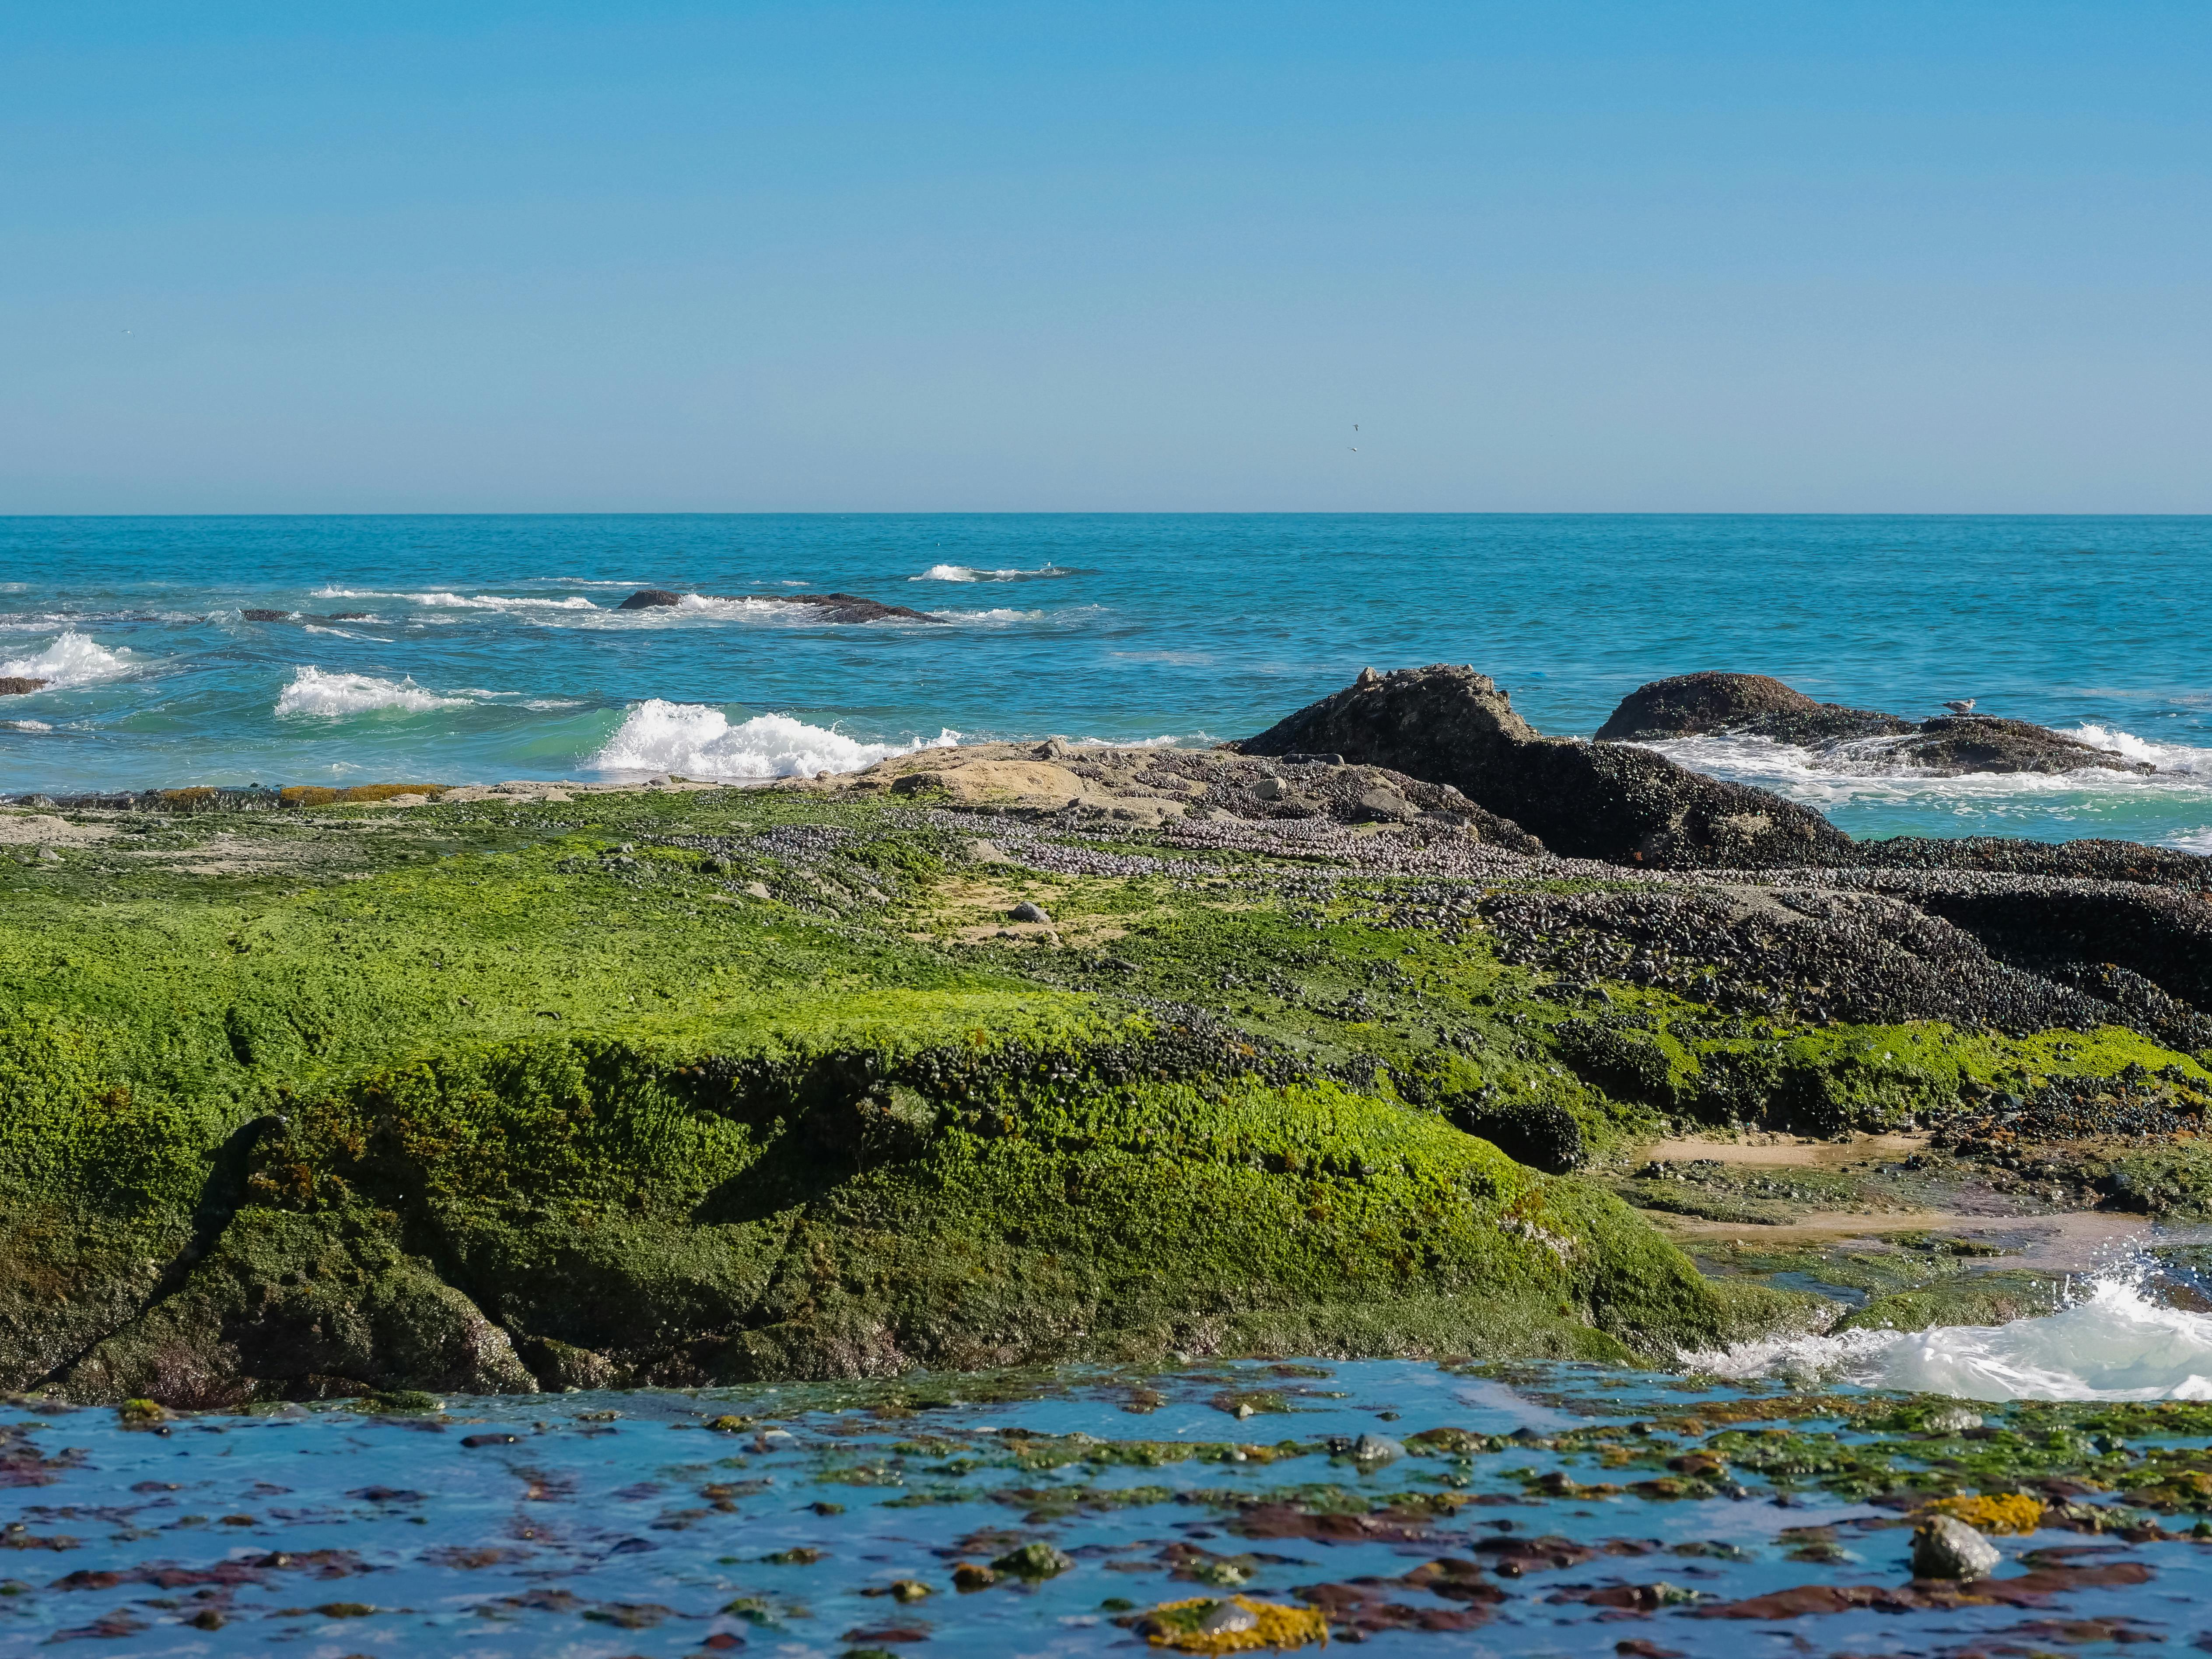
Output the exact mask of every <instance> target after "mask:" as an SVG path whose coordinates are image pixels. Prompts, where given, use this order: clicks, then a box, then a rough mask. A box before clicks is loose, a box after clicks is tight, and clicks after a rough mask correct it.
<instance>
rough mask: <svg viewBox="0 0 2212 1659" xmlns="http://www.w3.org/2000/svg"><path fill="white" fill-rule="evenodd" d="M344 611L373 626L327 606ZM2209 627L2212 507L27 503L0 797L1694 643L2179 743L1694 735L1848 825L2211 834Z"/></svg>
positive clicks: (1599, 661) (1791, 668) (549, 753)
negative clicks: (1985, 753)
mask: <svg viewBox="0 0 2212 1659" xmlns="http://www.w3.org/2000/svg"><path fill="white" fill-rule="evenodd" d="M933 572H934V573H935V574H934V575H932V574H931V573H933ZM948 576H950V577H954V578H958V579H956V580H945V579H944V578H945V577H948ZM646 585H652V586H664V587H667V588H670V589H672V590H676V591H678V592H690V593H697V594H704V595H714V594H735V595H744V594H751V593H766V594H775V593H790V592H827V591H832V590H838V591H844V592H856V593H860V594H865V595H867V596H869V597H872V598H875V599H882V600H884V601H887V602H890V603H893V604H901V605H912V606H915V607H917V608H920V609H922V610H926V611H930V612H932V613H933V614H936V615H939V616H942V617H945V619H946V620H947V622H948V623H950V625H949V626H942V627H938V626H928V625H924V624H920V623H878V624H872V625H868V626H863V627H851V626H837V625H823V624H818V623H811V622H809V621H807V620H805V618H803V617H787V616H783V615H779V614H776V613H775V612H774V611H769V610H766V609H764V608H763V607H759V606H754V607H750V608H749V607H746V606H744V605H735V606H732V605H711V604H708V605H696V606H693V607H690V608H687V609H685V610H684V611H675V612H671V611H658V612H654V611H647V612H644V613H636V612H631V613H623V612H619V611H615V610H614V609H613V608H612V607H613V606H614V605H616V604H617V603H618V602H619V601H620V599H622V598H623V596H624V595H625V594H626V593H628V592H629V591H631V590H632V589H633V588H635V587H637V586H646ZM248 608H266V609H272V610H283V611H291V612H295V613H298V614H297V615H295V617H294V618H293V619H290V620H287V621H284V622H281V623H248V622H245V621H243V620H241V618H240V611H242V610H244V609H248ZM338 611H364V612H367V613H368V616H367V617H366V619H363V620H357V621H349V622H335V623H334V622H329V621H326V620H316V619H315V618H318V617H328V616H329V614H330V613H332V612H338ZM2208 616H2212V519H2197V518H2191V519H2179V518H2156V519H2147V518H2115V519H2087V518H1971V517H1959V518H1927V517H1912V518H1873V517H1845V518H1817V517H1815V518H1805V517H1778V518H1770V517H1729V516H1704V517H1661V516H1653V517H1645V516H1628V517H1614V516H1561V517H1547V516H1460V515H1412V514H1407V515H1327V514H1252V515H1240V514H1194V515H1160V516H1152V515H1140V514H1139V515H1127V514H1112V515H1085V514H1052V515H1028V514H991V515H943V516H937V515H931V516H911V517H908V516H897V515H852V516H845V515H810V516H652V515H638V516H620V517H577V518H568V517H529V516H515V517H454V518H427V517H426V518H240V519H220V518H190V519H10V520H0V675H6V674H15V675H33V676H38V677H43V678H51V679H53V680H54V681H55V682H56V684H55V686H54V687H53V688H52V689H50V690H46V691H43V692H40V693H36V694H33V696H27V697H10V698H8V699H6V700H5V701H4V702H0V790H7V789H14V790H26V789H37V788H65V787H82V786H91V785H99V786H107V787H145V786H149V785H157V784H163V785H167V784H183V783H195V782H215V783H244V782H257V781H258V782H264V783H272V784H286V783H319V782H363V781H398V780H407V779H412V780H420V781H496V780H498V779H501V778H508V777H526V776H538V777H561V776H572V777H582V776H590V775H618V774H620V773H622V772H624V771H638V772H649V771H655V770H666V769H675V770H677V771H679V772H683V773H685V774H687V775H701V776H703V775H770V774H774V773H776V772H779V771H781V772H789V771H794V770H801V769H804V770H815V769H820V768H823V767H837V768H843V767H848V766H854V765H859V764H864V763H866V762H867V761H868V760H871V759H872V758H875V757H877V756H878V755H879V754H880V753H882V752H884V749H885V747H886V746H901V745H906V744H913V743H916V742H921V741H932V740H949V738H948V734H957V737H958V738H962V739H966V740H978V739H989V738H1017V737H1041V736H1045V735H1051V734H1059V735H1062V736H1066V737H1069V738H1106V739H1113V740H1116V741H1128V740H1137V739H1154V740H1164V741H1174V742H1178V743H1203V742H1207V741H1212V740H1218V739H1219V738H1227V737H1233V736H1239V735H1243V734H1245V733H1249V732H1253V731H1255V730H1258V729H1260V728H1261V727H1263V726H1267V725H1268V724H1271V723H1272V722H1273V721H1274V720H1277V719H1279V717H1280V716H1282V715H1283V714H1286V713H1288V712H1289V711H1291V709H1293V708H1297V707H1298V706H1299V705H1300V704H1302V703H1304V702H1309V701H1310V700H1311V699H1313V698H1315V697H1316V696H1322V695H1323V694H1324V693H1326V692H1328V691H1330V690H1334V689H1336V688H1337V687H1339V686H1340V685H1342V684H1345V683H1346V681H1347V680H1349V679H1350V678H1352V676H1353V675H1354V674H1356V673H1357V672H1358V671H1359V670H1360V669H1361V668H1362V667H1363V666H1365V665H1370V664H1372V665H1375V666H1376V667H1378V668H1389V667H1391V666H1395V665H1406V664H1413V663H1421V662H1430V661H1437V660H1451V661H1460V662H1470V663H1473V664H1474V665H1476V666H1477V667H1479V668H1480V669H1482V670H1483V671H1486V672H1488V673H1490V674H1492V675H1493V676H1495V677H1496V678H1498V681H1499V682H1500V683H1501V684H1504V686H1506V687H1507V688H1508V689H1509V690H1510V691H1511V693H1512V695H1513V697H1514V701H1515V703H1516V706H1517V707H1518V708H1521V709H1522V711H1523V712H1524V713H1525V714H1528V717H1529V718H1530V719H1531V720H1534V722H1535V723H1536V724H1537V725H1538V726H1540V727H1541V728H1542V729H1544V730H1546V731H1550V732H1570V733H1587V732H1590V731H1592V730H1594V729H1595V727H1596V726H1597V725H1598V724H1599V722H1600V721H1601V720H1603V719H1604V717H1605V715H1606V714H1607V712H1608V711H1609V710H1610V709H1611V708H1613V704H1614V703H1615V702H1617V701H1618V700H1619V699H1620V696H1622V695H1623V694H1625V693H1626V692H1627V691H1629V690H1632V689H1633V688H1634V687H1636V686H1637V685H1638V684H1642V683H1644V681H1647V680H1650V679H1654V678H1659V677H1661V676H1662V675H1667V674H1674V673H1680V672H1684V671H1689V670H1692V669H1699V668H1726V669H1735V670H1741V671H1758V672H1765V673H1771V674H1775V675H1778V676H1779V677H1781V678H1784V679H1785V680H1788V681H1789V682H1790V684H1794V685H1796V686H1798V687H1800V688H1801V689H1802V690H1806V691H1808V692H1810V693H1812V694H1813V695H1814V696H1818V697H1821V698H1824V699H1830V700H1835V701H1842V702H1852V703H1856V704H1859V705H1862V706H1866V707H1874V708H1887V709H1891V710H1893V711H1895V712H1899V713H1902V714H1911V715H1913V716H1915V717H1923V716H1925V715H1927V714H1933V713H1936V712H1937V711H1938V705H1939V704H1940V703H1941V702H1942V701H1943V700H1945V699H1947V698H1951V697H1957V696H1972V697H1976V698H1978V699H1979V701H1980V707H1981V708H1982V710H1983V711H1984V712H1994V713H2000V714H2010V715H2016V716H2019V717H2022V718H2026V719H2029V720H2039V721H2042V722H2045V723H2046V724H2050V725H2052V726H2058V727H2060V728H2062V729H2069V730H2074V729H2087V731H2088V732H2089V733H2090V735H2091V736H2092V737H2093V738H2096V739H2097V740H2099V741H2101V742H2105V743H2107V744H2113V745H2118V746H2119V747H2121V748H2123V749H2124V750H2128V751H2129V752H2131V753H2136V754H2139V755H2142V756H2146V757H2150V758H2153V759H2154V760H2157V761H2158V762H2159V763H2160V764H2161V765H2162V766H2165V767H2166V768H2168V769H2170V770H2169V771H2168V772H2166V774H2165V775H2161V776H2159V777H2156V778H2154V779H2151V780H2148V781H2131V780H2129V779H2127V778H2126V777H2124V775H2118V774H2101V775H2099V774H2087V775H2074V776H2070V777H2067V778H2061V779H2056V780H2053V779H2047V778H2039V779H2019V778H2008V779H1999V778H1981V779H1968V780H1962V781H1933V780H1902V781H1900V780H1896V779H1875V778H1871V777H1868V776H1863V775H1844V774H1839V773H1837V772H1834V771H1832V770H1830V771H1823V770H1821V769H1819V768H1816V767H1808V765H1806V764H1805V757H1803V756H1802V754H1800V753H1799V752H1798V751H1795V750H1785V751H1779V752H1777V751H1773V750H1768V749H1765V748H1762V747H1761V746H1759V745H1744V744H1704V745H1694V746H1692V748H1691V749H1690V750H1687V751H1686V752H1684V753H1683V754H1682V756H1681V757H1682V758H1684V759H1686V760H1687V761H1689V762H1690V763H1692V764H1697V765H1699V766H1701V767H1704V768H1705V769H1711V770H1715V771H1720V772H1725V773H1729V774H1730V775H1738V776H1743V777H1747V778H1751V779H1753V780H1754V781H1762V782H1765V783H1768V784H1770V785H1771V786H1773V787H1781V788H1783V789H1784V790H1786V791H1788V792H1789V793H1793V794H1795V795H1796V796H1798V797H1799V798H1800V799H1806V800H1808V801H1810V802H1812V803H1814V804H1815V805H1820V806H1822V807H1823V808H1825V809H1826V810H1828V811H1830V812H1831V813H1832V815H1833V816H1834V817H1836V819H1837V821H1838V823H1842V824H1843V825H1844V827H1845V828H1846V829H1850V830H1851V831H1852V832H1853V833H1856V834H1862V835H1864V834H1890V833H1898V832H1901V831H1919V832H1924V833H1934V834H1965V833H1972V832H1979V831H1991V832H1997V833H2009V834H2021V835H2033V836H2046V837H2053V838H2063V837H2071V836H2085V835H2117V836H2128V837H2130V838H2135V839H2142V840H2155V841H2163V842H2172V843H2176V844H2180V845H2194V846H2198V847H2203V848H2212V752H2208V751H2212V649H2208V647H2207V643H2206V639H2205V629H2206V618H2207V617H2208Z"/></svg>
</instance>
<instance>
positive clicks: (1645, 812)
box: [1233, 663, 1850, 867]
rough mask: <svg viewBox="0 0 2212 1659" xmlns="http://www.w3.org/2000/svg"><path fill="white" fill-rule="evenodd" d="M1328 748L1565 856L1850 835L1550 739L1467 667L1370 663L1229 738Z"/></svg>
mask: <svg viewBox="0 0 2212 1659" xmlns="http://www.w3.org/2000/svg"><path fill="white" fill-rule="evenodd" d="M1233 747H1235V748H1236V749H1237V750H1238V752H1240V753H1243V754H1246V755H1288V754H1294V753H1307V754H1310V753H1315V752H1316V751H1319V752H1327V753H1331V754H1338V755H1342V756H1343V757H1346V759H1347V760H1350V761H1353V762H1356V763H1366V764H1369V765H1374V766H1385V767H1389V768H1390V769H1393V770H1395V771H1399V772H1404V773H1407V774H1409V775H1412V776H1413V777H1417V778H1425V779H1427V780H1429V781H1431V782H1436V783H1448V784H1450V785H1452V786H1453V787H1455V788H1457V789H1458V790H1459V791H1460V792H1461V793H1463V794H1464V795H1466V796H1467V798H1468V799H1469V800H1472V801H1474V803H1475V804H1476V805H1479V806H1481V807H1483V808H1485V809H1486V810H1487V811H1492V812H1494V813H1497V814H1498V815H1499V816H1500V817H1506V818H1510V819H1511V820H1512V821H1513V822H1515V823H1517V824H1519V825H1520V826H1521V827H1522V829H1526V830H1528V832H1529V833H1530V834H1532V835H1534V836H1537V837H1538V838H1539V839H1541V841H1542V842H1543V843H1544V845H1545V846H1546V847H1547V848H1550V849H1551V850H1552V851H1553V852H1554V853H1557V854H1563V855H1565V856H1566V857H1570V858H1591V859H1603V860H1607V862H1610V863H1614V864H1643V865H1648V866H1656V867H1682V866H1709V865H1717V866H1759V865H1769V866H1771V865H1775V864H1813V863H1823V862H1829V861H1832V860H1835V859H1837V858H1838V857H1839V856H1840V855H1842V854H1844V851H1845V849H1847V848H1849V847H1850V837H1848V836H1845V835H1844V833H1843V832H1842V831H1841V830H1839V829H1837V828H1836V827H1835V826H1834V825H1832V824H1831V823H1829V822H1828V821H1827V820H1826V818H1824V817H1821V816H1820V814H1819V813H1818V812H1815V811H1812V810H1811V809H1810V808H1808V807H1803V806H1800V805H1797V804H1796V802H1794V801H1788V800H1784V799H1783V798H1782V797H1781V796H1779V795H1775V794H1771V793H1768V792H1766V791H1765V790H1763V789H1753V788H1750V787H1747V786H1745V785H1742V784H1736V783H1727V782H1723V781H1720V780H1717V779H1714V778H1708V777H1705V776H1703V775H1699V774H1698V773H1695V772H1692V771H1691V770H1689V769H1687V768H1686V767H1681V766H1677V765H1676V764H1674V762H1672V761H1670V760H1668V759H1667V758H1666V757H1664V756H1662V755H1656V754H1654V753H1652V752H1651V751H1650V750H1647V749H1638V748H1634V747H1631V746H1629V745H1626V744H1611V743H1597V744H1590V743H1583V742H1581V741H1579V740H1578V739H1576V738H1546V737H1543V736H1541V734H1540V733H1538V732H1537V731H1536V730H1535V728H1534V727H1533V726H1530V725H1529V724H1528V722H1527V721H1526V720H1522V718H1521V716H1520V715H1519V714H1516V713H1515V712H1514V710H1513V707H1512V704H1511V702H1510V701H1509V699H1508V698H1507V696H1506V695H1505V693H1504V692H1503V691H1501V690H1498V686H1497V685H1496V684H1495V683H1494V682H1492V680H1491V679H1490V678H1488V677H1487V676H1486V675H1482V674H1478V673H1476V672H1475V671H1474V670H1473V669H1472V668H1466V667H1460V666H1456V665H1449V664H1441V663H1440V664H1436V665H1431V666H1430V667H1427V668H1413V669H1401V670H1399V671H1396V672H1395V673H1390V674H1379V675H1378V674H1376V672H1375V671H1373V670H1372V669H1370V670H1368V671H1365V672H1364V673H1363V674H1362V675H1361V676H1360V677H1359V679H1358V682H1357V683H1355V684H1352V686H1350V687H1349V688H1347V689H1346V690H1342V691H1340V692H1338V693H1336V694H1335V695H1334V696H1330V697H1325V698H1323V699H1322V701H1321V702H1317V703H1315V704H1313V705H1311V706H1310V707H1309V708H1302V709H1300V710H1299V711H1298V712H1297V714H1293V715H1291V717H1290V718H1289V719H1288V720H1283V721H1281V722H1280V723H1279V724H1278V725H1276V726H1271V727H1269V728H1268V729H1267V731H1265V732H1261V734H1260V735H1259V736H1257V737H1255V738H1246V739H1244V740H1243V742H1242V743H1240V744H1235V745H1233Z"/></svg>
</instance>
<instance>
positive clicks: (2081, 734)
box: [2063, 723, 2212, 781]
mask: <svg viewBox="0 0 2212 1659" xmlns="http://www.w3.org/2000/svg"><path fill="white" fill-rule="evenodd" d="M2063 736H2066V737H2069V738H2073V739H2074V740H2075V742H2077V743H2086V744H2088V745H2089V746H2090V747H2091V748H2092V749H2103V750H2109V751H2110V752H2112V754H2115V755H2118V756H2120V757H2122V758H2123V759H2125V760H2131V761H2147V762H2148V763H2150V764H2151V765H2153V766H2155V767H2156V768H2158V769H2159V771H2160V773H2161V774H2162V775H2166V776H2169V777H2185V778H2198V779H2203V780H2208V781H2212V749H2196V748H2191V746H2190V745H2188V744H2179V743H2153V742H2152V741H2151V740H2150V739H2149V738H2139V737H2137V736H2136V734H2135V733H2134V732H2123V731H2121V730H2120V729H2119V728H2118V727H2117V726H2093V725H2089V724H2086V723H2085V724H2083V725H2081V726H2075V727H2074V728H2073V729H2072V730H2071V731H2069V732H2064V733H2063Z"/></svg>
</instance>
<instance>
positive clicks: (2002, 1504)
mask: <svg viewBox="0 0 2212 1659" xmlns="http://www.w3.org/2000/svg"><path fill="white" fill-rule="evenodd" d="M1921 1513H1922V1514H1923V1515H1948V1516H1950V1517H1951V1518H1952V1519H1953V1520H1954V1521H1963V1522H1966V1524H1967V1525H1968V1526H1970V1527H1972V1528H1973V1529H1974V1530H1975V1531H1976V1532H1994V1533H1997V1534H2020V1533H2030V1532H2033V1531H2034V1530H2035V1529H2036V1528H2038V1527H2039V1526H2041V1525H2042V1524H2043V1504H2042V1503H2041V1502H2040V1501H2039V1499H2036V1498H2030V1497H2027V1495H2026V1494H2024V1493H2021V1492H1996V1493H1989V1492H1985V1493H1984V1494H1983V1495H1981V1496H1980V1497H1978V1498H1938V1499H1936V1502H1934V1503H1933V1504H1929V1505H1928V1506H1927V1507H1926V1508H1925V1509H1923V1510H1921Z"/></svg>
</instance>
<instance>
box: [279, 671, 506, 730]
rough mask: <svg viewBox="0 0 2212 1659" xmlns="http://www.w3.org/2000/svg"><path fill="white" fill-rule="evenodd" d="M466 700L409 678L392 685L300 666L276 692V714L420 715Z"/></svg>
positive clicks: (371, 677) (368, 677)
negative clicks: (383, 712) (394, 710)
mask: <svg viewBox="0 0 2212 1659" xmlns="http://www.w3.org/2000/svg"><path fill="white" fill-rule="evenodd" d="M466 701H467V699H466V698H465V697H441V696H438V695H437V694H436V693H435V692H430V691H425V690H423V689H422V687H421V686H419V685H417V684H415V683H414V681H412V680H403V681H401V682H400V683H398V684H393V683H392V681H390V680H380V679H378V678H376V677H375V676H374V675H373V674H325V673H324V672H323V671H322V670H321V669H319V668H302V669H301V670H300V671H299V672H298V673H296V674H295V675H294V676H293V677H292V683H291V684H289V685H288V686H286V687H285V688H284V690H283V692H281V693H280V694H279V695H278V696H277V698H276V713H277V714H314V715H319V716H321V717H322V718H324V719H325V720H337V719H339V718H341V717H343V716H344V715H347V714H374V713H375V712H377V711H379V710H380V709H387V708H397V709H404V710H407V711H408V712H410V713H416V714H419V713H421V712H422V710H424V709H426V708H456V707H458V706H459V705H460V704H461V703H464V702H466Z"/></svg>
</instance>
